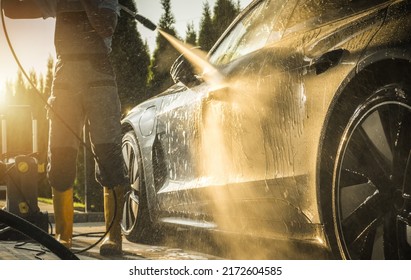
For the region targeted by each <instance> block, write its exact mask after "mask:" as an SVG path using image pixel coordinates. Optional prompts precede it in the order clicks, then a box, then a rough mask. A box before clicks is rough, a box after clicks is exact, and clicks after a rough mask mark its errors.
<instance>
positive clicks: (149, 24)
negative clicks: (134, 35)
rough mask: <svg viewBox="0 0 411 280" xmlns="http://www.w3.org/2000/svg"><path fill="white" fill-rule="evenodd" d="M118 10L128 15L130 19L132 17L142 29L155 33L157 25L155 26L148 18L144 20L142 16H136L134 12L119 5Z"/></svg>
mask: <svg viewBox="0 0 411 280" xmlns="http://www.w3.org/2000/svg"><path fill="white" fill-rule="evenodd" d="M120 8H121V9H122V10H123V11H125V12H126V13H128V14H129V15H131V16H132V17H134V18H135V19H136V20H137V21H138V22H139V23H141V24H142V25H143V26H144V27H147V28H148V29H150V30H151V31H155V30H156V29H157V25H155V24H154V23H153V22H152V21H150V20H149V19H148V18H145V17H143V16H142V15H140V14H137V13H136V12H133V11H132V10H130V9H129V8H127V7H125V6H123V5H120Z"/></svg>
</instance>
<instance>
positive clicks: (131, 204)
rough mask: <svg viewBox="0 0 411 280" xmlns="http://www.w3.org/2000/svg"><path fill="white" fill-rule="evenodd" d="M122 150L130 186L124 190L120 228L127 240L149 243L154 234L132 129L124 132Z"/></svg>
mask: <svg viewBox="0 0 411 280" xmlns="http://www.w3.org/2000/svg"><path fill="white" fill-rule="evenodd" d="M122 151H123V157H124V160H125V164H126V168H127V172H128V175H129V178H130V188H129V189H128V190H127V191H126V194H125V200H124V207H123V215H122V221H121V228H122V232H123V235H124V236H125V238H126V239H127V240H128V241H131V242H140V243H150V241H151V239H152V238H151V236H154V234H153V232H151V231H152V230H153V227H152V225H151V221H150V215H149V210H148V204H147V195H146V190H145V184H144V173H143V165H142V158H141V153H140V149H139V146H138V142H137V138H136V136H135V134H134V132H133V131H128V132H126V133H125V134H124V136H123V140H122Z"/></svg>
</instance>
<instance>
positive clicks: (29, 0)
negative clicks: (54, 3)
mask: <svg viewBox="0 0 411 280" xmlns="http://www.w3.org/2000/svg"><path fill="white" fill-rule="evenodd" d="M1 1H2V2H3V9H4V14H5V15H6V17H9V18H13V19H32V18H41V17H43V14H42V11H41V10H40V9H39V7H38V5H37V4H36V3H35V2H34V1H33V0H26V1H19V0H1Z"/></svg>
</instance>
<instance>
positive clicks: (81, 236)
mask: <svg viewBox="0 0 411 280" xmlns="http://www.w3.org/2000/svg"><path fill="white" fill-rule="evenodd" d="M5 205H6V202H5V201H4V200H1V199H0V208H3V207H4V206H5ZM39 207H40V211H42V212H47V213H48V216H49V220H50V223H51V226H52V232H54V215H53V207H52V205H49V204H45V203H39ZM104 230H105V226H104V217H103V213H82V212H78V211H76V212H75V216H74V228H73V231H74V232H73V235H74V237H73V251H74V252H76V251H79V250H83V249H85V248H88V247H90V246H91V245H93V244H95V243H96V242H97V241H98V240H99V239H100V238H101V236H102V235H103V233H104ZM123 251H124V253H123V254H122V255H121V256H113V257H109V258H107V257H102V256H100V254H99V245H96V246H95V247H92V248H90V249H89V250H87V251H86V252H83V253H80V254H76V255H77V256H78V257H79V259H81V260H90V259H101V260H104V259H106V260H107V259H110V260H142V259H150V260H163V259H164V260H208V259H218V258H217V257H214V256H210V255H206V254H202V253H197V252H192V251H188V250H182V249H179V248H173V247H167V246H148V245H143V244H136V243H131V242H129V241H127V240H125V238H123ZM31 259H45V260H53V259H59V258H58V257H56V256H55V255H54V254H52V253H51V252H49V251H48V250H47V249H46V248H44V247H43V246H41V244H38V243H37V242H33V241H28V242H26V241H4V240H0V260H31Z"/></svg>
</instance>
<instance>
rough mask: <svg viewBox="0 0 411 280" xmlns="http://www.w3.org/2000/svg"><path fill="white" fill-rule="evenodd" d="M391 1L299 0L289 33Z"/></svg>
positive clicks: (290, 20) (291, 18)
mask: <svg viewBox="0 0 411 280" xmlns="http://www.w3.org/2000/svg"><path fill="white" fill-rule="evenodd" d="M390 1H392V0H372V1H371V0H299V3H298V5H296V6H295V9H294V12H293V13H292V14H291V16H290V19H289V21H288V26H287V33H292V32H295V31H298V30H301V29H307V28H308V29H309V28H314V27H317V26H320V25H324V24H327V23H329V22H331V21H335V20H338V19H342V18H345V17H348V16H351V15H353V14H356V13H359V12H363V11H365V10H367V9H370V8H372V7H373V6H377V5H379V4H382V3H384V2H390Z"/></svg>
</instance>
